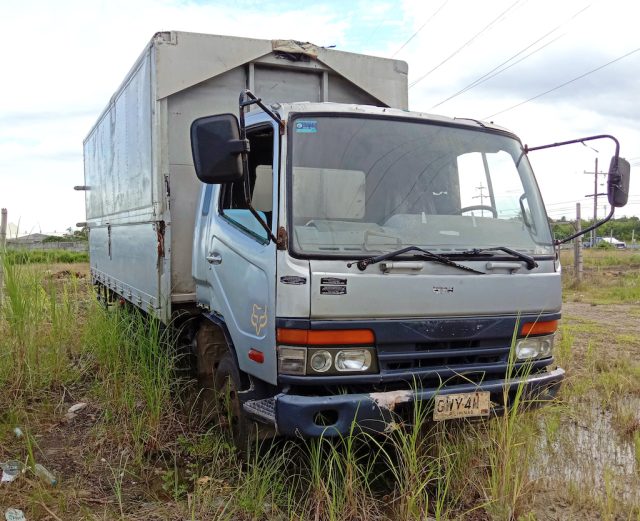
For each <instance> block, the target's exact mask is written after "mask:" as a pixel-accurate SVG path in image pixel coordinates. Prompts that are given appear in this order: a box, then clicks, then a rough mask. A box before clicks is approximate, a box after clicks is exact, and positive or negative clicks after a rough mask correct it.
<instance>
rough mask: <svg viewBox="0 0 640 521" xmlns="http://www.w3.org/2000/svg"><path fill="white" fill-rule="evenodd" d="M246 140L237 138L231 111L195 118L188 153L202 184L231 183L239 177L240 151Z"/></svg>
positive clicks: (236, 121) (238, 134)
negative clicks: (190, 154) (191, 155)
mask: <svg viewBox="0 0 640 521" xmlns="http://www.w3.org/2000/svg"><path fill="white" fill-rule="evenodd" d="M245 151H246V152H248V151H249V142H248V140H246V139H245V140H242V139H240V128H239V125H238V119H237V118H236V117H235V116H234V115H233V114H220V115H217V116H206V117H204V118H198V119H196V120H195V121H194V122H193V123H192V124H191V153H192V154H193V166H194V167H195V170H196V175H197V176H198V179H200V181H202V182H203V183H208V184H220V183H231V182H234V181H238V180H239V179H242V175H243V170H242V152H245Z"/></svg>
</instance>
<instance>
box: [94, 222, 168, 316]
mask: <svg viewBox="0 0 640 521" xmlns="http://www.w3.org/2000/svg"><path fill="white" fill-rule="evenodd" d="M157 228H158V227H157V225H156V224H154V223H139V224H126V225H125V224H119V225H107V226H97V227H94V228H91V239H90V245H89V252H90V256H91V276H92V279H93V280H94V282H99V283H101V284H103V285H104V286H106V287H107V288H109V289H111V290H113V291H115V292H116V293H117V294H118V295H120V296H122V297H124V298H125V299H127V300H129V301H130V302H132V303H133V304H135V305H136V306H138V307H140V308H142V309H144V310H145V311H148V312H149V313H153V314H154V315H158V316H159V317H160V318H163V317H162V316H161V313H163V312H164V311H165V308H167V303H166V302H161V301H159V299H158V265H157V249H158V239H157V236H158V231H159V230H158V229H157ZM150 253H151V255H150Z"/></svg>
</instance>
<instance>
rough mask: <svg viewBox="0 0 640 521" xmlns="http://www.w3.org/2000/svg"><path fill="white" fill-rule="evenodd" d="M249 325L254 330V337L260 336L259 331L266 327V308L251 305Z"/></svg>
mask: <svg viewBox="0 0 640 521" xmlns="http://www.w3.org/2000/svg"><path fill="white" fill-rule="evenodd" d="M251 325H252V326H253V327H254V328H255V330H256V335H260V331H262V328H264V327H265V326H266V325H267V308H266V307H264V308H263V307H262V306H258V304H254V305H253V311H252V313H251Z"/></svg>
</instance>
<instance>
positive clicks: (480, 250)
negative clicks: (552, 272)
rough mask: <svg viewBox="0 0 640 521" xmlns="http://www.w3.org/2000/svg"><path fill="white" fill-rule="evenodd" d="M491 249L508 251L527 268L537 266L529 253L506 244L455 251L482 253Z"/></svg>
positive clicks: (466, 253)
mask: <svg viewBox="0 0 640 521" xmlns="http://www.w3.org/2000/svg"><path fill="white" fill-rule="evenodd" d="M492 251H503V252H505V253H508V254H509V255H511V256H513V257H516V258H518V259H520V260H523V261H524V262H526V263H527V269H528V270H532V269H533V268H537V267H538V263H537V262H536V261H535V259H534V258H533V257H532V256H531V255H527V254H526V253H520V252H519V251H516V250H512V249H511V248H507V247H506V246H496V247H495V248H474V249H473V250H467V251H462V252H460V253H456V255H461V256H463V255H482V254H483V253H490V252H492Z"/></svg>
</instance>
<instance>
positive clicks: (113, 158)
mask: <svg viewBox="0 0 640 521" xmlns="http://www.w3.org/2000/svg"><path fill="white" fill-rule="evenodd" d="M245 88H249V89H251V90H252V91H253V92H254V93H256V95H258V96H260V97H261V98H262V99H263V102H265V103H267V104H270V103H275V102H295V101H310V102H323V101H330V102H338V103H357V104H362V105H377V106H382V107H396V108H400V109H405V110H406V109H407V65H406V63H404V62H402V61H398V60H389V59H384V58H375V57H371V56H365V55H358V54H352V53H346V52H341V51H335V50H331V49H324V48H319V47H316V46H314V45H311V44H301V43H300V42H292V41H287V40H273V41H270V40H257V39H249V38H236V37H229V36H215V35H205V34H194V33H184V32H162V33H157V34H156V35H155V36H154V37H153V38H152V40H151V42H150V43H149V44H148V45H147V47H146V48H145V50H144V51H143V53H142V54H141V56H140V57H139V58H138V60H137V61H136V63H135V64H134V66H133V67H132V69H131V71H130V72H129V73H128V74H127V76H126V78H125V79H124V81H123V83H122V85H121V86H120V87H119V88H118V90H117V91H116V93H115V94H114V95H113V97H112V98H111V100H110V102H109V104H108V106H107V107H106V109H105V110H104V112H103V113H102V114H101V116H100V117H99V118H98V121H97V122H96V124H95V125H94V127H93V128H92V129H91V131H90V132H89V134H88V136H87V138H86V139H85V141H84V162H85V166H84V169H85V186H86V187H87V192H86V211H87V223H88V226H89V228H90V239H89V251H90V259H91V260H90V262H91V275H92V279H93V281H94V282H100V283H101V284H103V285H105V286H106V287H108V288H110V289H112V290H113V291H115V292H116V293H117V294H119V295H121V296H122V297H124V298H125V299H127V300H129V301H131V302H132V303H133V304H135V305H137V306H139V307H141V308H143V309H145V310H147V311H150V312H153V313H154V314H156V315H157V316H158V317H159V318H161V319H162V320H163V321H165V322H166V321H168V320H170V317H171V313H172V309H173V308H175V307H176V305H178V306H182V305H190V304H192V303H195V294H196V292H195V284H194V280H193V277H192V274H191V260H192V244H193V230H194V226H195V218H196V206H197V202H198V197H199V193H200V187H201V184H200V182H199V181H198V179H197V178H196V176H195V172H194V169H193V159H192V155H191V146H190V142H189V128H190V125H191V123H192V121H193V120H194V119H196V118H198V117H201V116H206V115H211V114H220V113H233V114H237V113H238V97H239V94H240V92H241V90H243V89H245Z"/></svg>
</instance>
